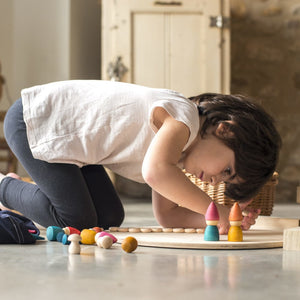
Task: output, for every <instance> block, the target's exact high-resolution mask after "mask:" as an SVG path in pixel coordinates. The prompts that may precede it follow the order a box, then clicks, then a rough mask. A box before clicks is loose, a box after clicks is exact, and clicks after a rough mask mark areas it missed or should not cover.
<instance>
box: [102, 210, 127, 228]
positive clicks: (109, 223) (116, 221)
mask: <svg viewBox="0 0 300 300" xmlns="http://www.w3.org/2000/svg"><path fill="white" fill-rule="evenodd" d="M124 217H125V213H124V209H123V208H122V209H120V210H118V211H111V212H110V213H107V214H106V215H105V216H103V217H101V218H100V219H99V220H98V225H97V226H99V227H102V228H104V229H108V228H109V227H115V226H116V227H119V226H120V225H121V224H122V223H123V221H124Z"/></svg>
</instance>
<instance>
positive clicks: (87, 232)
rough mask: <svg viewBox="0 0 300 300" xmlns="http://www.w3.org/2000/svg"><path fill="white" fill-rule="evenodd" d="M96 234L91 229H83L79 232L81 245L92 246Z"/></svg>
mask: <svg viewBox="0 0 300 300" xmlns="http://www.w3.org/2000/svg"><path fill="white" fill-rule="evenodd" d="M95 235H96V232H95V231H94V230H91V229H83V230H82V231H81V234H80V236H81V243H82V244H86V245H93V244H94V243H95Z"/></svg>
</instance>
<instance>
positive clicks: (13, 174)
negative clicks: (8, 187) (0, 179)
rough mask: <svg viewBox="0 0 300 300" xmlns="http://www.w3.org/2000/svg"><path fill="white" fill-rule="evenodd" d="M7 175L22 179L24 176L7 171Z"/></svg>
mask: <svg viewBox="0 0 300 300" xmlns="http://www.w3.org/2000/svg"><path fill="white" fill-rule="evenodd" d="M6 176H8V177H12V178H15V179H19V180H21V179H22V178H21V177H20V176H19V175H18V174H16V173H12V172H11V173H7V174H6Z"/></svg>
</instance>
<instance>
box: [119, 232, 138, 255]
mask: <svg viewBox="0 0 300 300" xmlns="http://www.w3.org/2000/svg"><path fill="white" fill-rule="evenodd" d="M137 246H138V242H137V240H136V239H135V238H134V237H132V236H128V237H126V238H125V239H124V241H123V242H122V245H121V247H122V249H123V250H124V251H125V252H127V253H131V252H133V251H134V250H135V249H136V248H137Z"/></svg>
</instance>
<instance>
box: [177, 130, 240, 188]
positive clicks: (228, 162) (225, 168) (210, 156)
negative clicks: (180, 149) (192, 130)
mask: <svg viewBox="0 0 300 300" xmlns="http://www.w3.org/2000/svg"><path fill="white" fill-rule="evenodd" d="M182 162H183V166H184V168H185V170H186V171H187V172H188V173H191V174H193V175H195V176H196V177H198V178H200V179H201V180H203V181H208V182H210V183H211V184H213V185H214V184H217V183H219V182H221V181H225V182H231V183H238V178H237V177H236V176H235V156H234V152H233V151H232V150H231V149H230V148H228V147H227V146H226V145H224V144H223V143H222V142H221V141H220V140H219V139H218V138H217V137H216V136H214V135H213V134H207V135H206V136H205V137H204V138H201V137H200V136H198V138H197V139H196V140H195V141H194V143H193V144H192V145H191V146H190V147H189V148H188V149H187V150H186V151H185V155H184V158H183V161H182Z"/></svg>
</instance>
